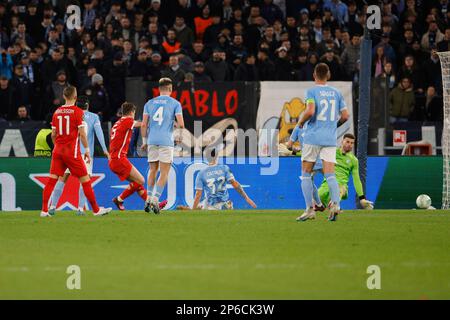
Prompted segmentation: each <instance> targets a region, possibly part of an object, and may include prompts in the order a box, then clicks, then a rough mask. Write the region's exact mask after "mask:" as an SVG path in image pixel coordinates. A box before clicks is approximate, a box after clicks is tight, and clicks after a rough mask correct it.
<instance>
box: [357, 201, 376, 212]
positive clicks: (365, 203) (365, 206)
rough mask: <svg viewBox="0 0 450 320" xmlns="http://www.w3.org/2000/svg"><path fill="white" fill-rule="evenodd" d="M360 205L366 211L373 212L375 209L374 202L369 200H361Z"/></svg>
mask: <svg viewBox="0 0 450 320" xmlns="http://www.w3.org/2000/svg"><path fill="white" fill-rule="evenodd" d="M359 203H360V204H361V207H363V209H366V210H372V209H373V202H372V201H369V200H367V199H361V200H359Z"/></svg>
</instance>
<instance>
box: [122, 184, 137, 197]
mask: <svg viewBox="0 0 450 320" xmlns="http://www.w3.org/2000/svg"><path fill="white" fill-rule="evenodd" d="M136 185H137V183H135V182H130V185H129V186H128V188H126V189H125V190H123V192H122V193H121V194H120V196H119V197H120V199H122V201H123V200H125V199H126V198H128V197H129V196H131V195H132V194H133V193H134V192H135V191H136V188H137V186H136Z"/></svg>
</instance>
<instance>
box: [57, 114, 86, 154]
mask: <svg viewBox="0 0 450 320" xmlns="http://www.w3.org/2000/svg"><path fill="white" fill-rule="evenodd" d="M83 119H84V112H83V110H81V109H80V108H78V107H77V106H61V107H59V108H58V109H56V111H55V113H54V114H53V118H52V129H54V130H56V139H55V149H54V152H55V153H58V154H63V155H68V156H70V155H71V156H73V157H74V158H77V157H78V154H79V153H80V147H79V145H80V143H79V138H78V128H79V127H81V126H83Z"/></svg>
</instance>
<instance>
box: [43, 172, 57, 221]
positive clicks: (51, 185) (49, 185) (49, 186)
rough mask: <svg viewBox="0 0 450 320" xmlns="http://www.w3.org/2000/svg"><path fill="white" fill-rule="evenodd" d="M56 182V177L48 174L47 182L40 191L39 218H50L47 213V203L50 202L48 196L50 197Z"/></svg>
mask: <svg viewBox="0 0 450 320" xmlns="http://www.w3.org/2000/svg"><path fill="white" fill-rule="evenodd" d="M57 182H58V176H57V175H55V174H50V176H49V178H48V182H47V184H46V185H45V187H44V190H43V191H42V210H41V217H51V215H50V214H49V213H48V202H49V200H50V196H51V195H52V192H53V189H55V185H56V183H57Z"/></svg>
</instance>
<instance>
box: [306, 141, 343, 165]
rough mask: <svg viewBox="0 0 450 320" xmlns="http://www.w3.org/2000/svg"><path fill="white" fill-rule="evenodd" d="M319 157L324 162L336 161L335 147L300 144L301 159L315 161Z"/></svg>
mask: <svg viewBox="0 0 450 320" xmlns="http://www.w3.org/2000/svg"><path fill="white" fill-rule="evenodd" d="M318 158H320V159H322V160H323V161H326V162H332V163H336V147H324V146H315V145H311V144H304V145H303V146H302V161H307V162H316V161H317V159H318Z"/></svg>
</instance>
